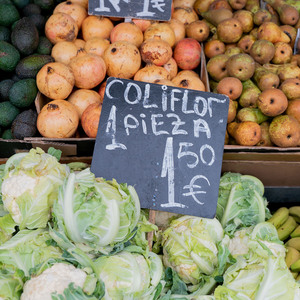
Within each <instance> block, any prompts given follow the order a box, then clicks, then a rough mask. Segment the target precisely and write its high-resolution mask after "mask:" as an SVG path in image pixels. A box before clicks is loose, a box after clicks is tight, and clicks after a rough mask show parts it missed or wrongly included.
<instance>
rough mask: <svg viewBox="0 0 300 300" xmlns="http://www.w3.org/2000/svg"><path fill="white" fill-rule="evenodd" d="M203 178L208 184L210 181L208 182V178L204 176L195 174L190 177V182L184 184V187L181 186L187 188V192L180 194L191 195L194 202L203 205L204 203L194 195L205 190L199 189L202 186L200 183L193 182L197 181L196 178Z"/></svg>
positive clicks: (203, 192)
mask: <svg viewBox="0 0 300 300" xmlns="http://www.w3.org/2000/svg"><path fill="white" fill-rule="evenodd" d="M198 179H199V180H202V179H203V180H205V181H206V182H207V184H208V185H209V186H210V182H209V180H208V179H207V178H206V177H205V176H203V175H196V176H194V177H193V178H192V180H191V181H190V184H189V185H185V186H184V187H183V189H188V190H189V192H187V193H184V194H182V195H183V196H192V197H193V199H194V200H195V202H197V203H198V204H200V205H203V204H204V203H203V202H201V201H200V200H199V199H198V198H197V197H196V195H198V194H206V191H202V190H201V189H202V186H201V185H198V184H195V182H196V181H197V180H198ZM194 189H199V190H194Z"/></svg>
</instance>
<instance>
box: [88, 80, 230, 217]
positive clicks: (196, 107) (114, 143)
mask: <svg viewBox="0 0 300 300" xmlns="http://www.w3.org/2000/svg"><path fill="white" fill-rule="evenodd" d="M228 104H229V99H228V98H227V97H226V96H224V95H219V94H213V93H205V92H200V91H195V90H188V89H183V88H175V87H171V86H165V85H158V84H152V83H151V84H150V83H145V82H139V81H133V80H126V79H119V78H113V77H110V78H109V79H108V80H107V85H106V89H105V96H104V101H103V107H102V112H101V117H100V123H99V127H98V135H97V138H96V143H95V148H94V154H93V160H92V166H91V169H92V171H93V172H94V173H95V174H96V175H97V176H101V177H104V178H106V179H108V180H110V179H112V178H115V179H116V180H117V181H118V182H126V183H128V184H131V185H133V186H134V187H135V188H136V191H137V193H138V195H139V198H140V201H141V207H143V208H150V209H154V210H162V211H169V212H175V213H180V214H186V215H195V216H201V217H206V218H213V217H214V216H215V212H216V206H217V199H218V189H219V181H220V174H221V165H222V157H223V149H224V147H223V146H224V139H225V130H226V123H227V113H228Z"/></svg>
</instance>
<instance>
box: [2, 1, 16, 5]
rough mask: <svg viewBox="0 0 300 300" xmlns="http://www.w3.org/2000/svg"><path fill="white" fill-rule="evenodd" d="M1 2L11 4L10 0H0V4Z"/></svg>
mask: <svg viewBox="0 0 300 300" xmlns="http://www.w3.org/2000/svg"><path fill="white" fill-rule="evenodd" d="M2 4H10V5H13V3H12V1H11V0H0V5H2Z"/></svg>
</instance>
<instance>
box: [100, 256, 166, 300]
mask: <svg viewBox="0 0 300 300" xmlns="http://www.w3.org/2000/svg"><path fill="white" fill-rule="evenodd" d="M95 269H96V274H97V276H98V279H99V280H100V281H103V283H104V285H105V295H104V297H103V300H108V299H140V300H146V299H147V300H148V299H154V295H156V290H157V289H158V288H159V284H160V282H161V279H162V276H163V266H162V262H161V259H160V258H159V257H158V256H157V255H156V254H154V253H153V252H149V253H148V254H147V253H144V254H140V253H135V252H128V251H122V252H119V253H118V254H115V255H110V256H101V257H99V258H98V259H97V260H96V261H95Z"/></svg>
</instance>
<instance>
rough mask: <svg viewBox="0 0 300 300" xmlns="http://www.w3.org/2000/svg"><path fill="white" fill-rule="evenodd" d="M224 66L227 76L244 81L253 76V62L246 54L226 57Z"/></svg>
mask: <svg viewBox="0 0 300 300" xmlns="http://www.w3.org/2000/svg"><path fill="white" fill-rule="evenodd" d="M226 68H227V71H228V75H229V76H231V77H236V78H238V79H239V80H241V81H245V80H248V79H250V78H251V77H252V76H253V74H254V71H255V62H254V59H253V58H252V57H251V56H250V55H248V54H245V53H242V54H236V55H233V56H231V57H230V58H229V59H228V61H227V63H226Z"/></svg>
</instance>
